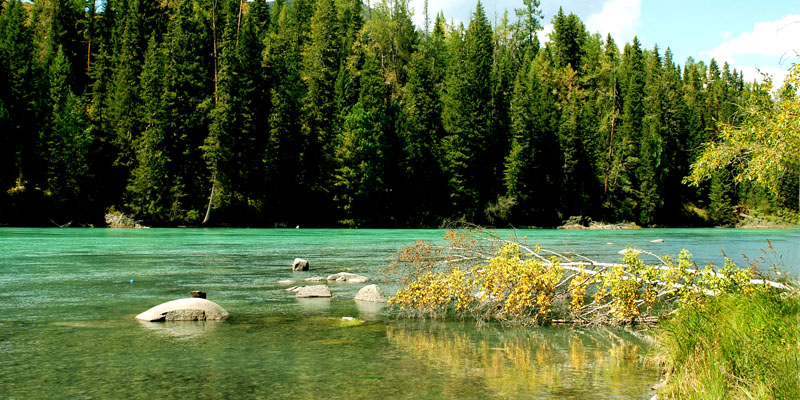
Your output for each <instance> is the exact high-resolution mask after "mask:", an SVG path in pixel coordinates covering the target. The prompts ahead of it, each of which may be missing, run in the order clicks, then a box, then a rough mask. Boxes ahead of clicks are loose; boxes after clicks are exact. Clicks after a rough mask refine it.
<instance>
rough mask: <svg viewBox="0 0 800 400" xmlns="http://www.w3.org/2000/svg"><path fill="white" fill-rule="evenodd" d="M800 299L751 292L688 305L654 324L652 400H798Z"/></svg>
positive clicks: (799, 390) (799, 378) (785, 295)
mask: <svg viewBox="0 0 800 400" xmlns="http://www.w3.org/2000/svg"><path fill="white" fill-rule="evenodd" d="M799 316H800V298H798V294H797V292H796V291H793V292H788V293H780V292H774V291H768V290H757V291H754V292H752V293H750V294H729V295H722V296H718V297H712V298H706V299H704V300H703V301H702V302H691V303H689V304H687V306H685V307H683V308H681V309H680V310H679V311H678V312H677V313H675V314H674V315H673V316H672V317H670V318H669V319H668V320H666V321H664V322H663V323H661V324H659V328H658V335H657V339H658V340H657V343H658V345H657V347H656V352H655V359H656V360H657V361H659V362H660V363H661V365H662V368H663V369H664V370H665V371H666V373H667V376H666V384H665V385H664V386H662V387H661V388H660V389H659V398H662V397H663V398H668V399H670V398H682V399H720V398H726V399H750V398H759V399H788V398H796V397H798V396H800V376H798V375H797V371H798V370H800V339H798V338H800V328H799V327H798V324H797V320H798V317H799Z"/></svg>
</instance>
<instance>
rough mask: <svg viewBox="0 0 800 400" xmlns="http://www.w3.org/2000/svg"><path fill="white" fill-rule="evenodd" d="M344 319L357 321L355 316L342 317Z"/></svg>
mask: <svg viewBox="0 0 800 400" xmlns="http://www.w3.org/2000/svg"><path fill="white" fill-rule="evenodd" d="M342 320H344V321H355V320H356V319H355V318H353V317H342Z"/></svg>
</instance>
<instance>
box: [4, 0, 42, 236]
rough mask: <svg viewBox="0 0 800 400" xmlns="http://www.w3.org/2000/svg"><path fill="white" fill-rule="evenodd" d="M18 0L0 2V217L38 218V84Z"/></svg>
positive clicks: (27, 29)
mask: <svg viewBox="0 0 800 400" xmlns="http://www.w3.org/2000/svg"><path fill="white" fill-rule="evenodd" d="M27 19H28V15H27V13H26V12H25V9H24V6H23V4H22V2H21V1H19V0H10V1H8V2H6V3H5V4H2V7H0V221H2V222H7V223H16V224H28V223H41V222H43V221H40V220H38V217H37V216H36V215H37V213H36V210H35V209H36V207H37V206H38V205H39V204H38V201H39V198H40V193H39V191H38V190H37V188H38V187H41V186H43V185H42V181H43V180H44V172H45V171H44V170H43V168H42V164H43V160H42V159H41V155H40V151H39V139H38V136H39V135H38V132H39V129H40V120H39V114H40V113H41V112H42V111H43V110H41V109H40V107H41V106H40V104H41V97H40V90H41V89H40V84H41V80H42V77H43V74H42V72H41V70H40V69H39V68H37V65H36V64H35V63H34V55H33V52H34V46H33V32H32V31H31V29H30V27H29V26H28V25H27V24H26V20H27Z"/></svg>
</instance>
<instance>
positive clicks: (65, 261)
mask: <svg viewBox="0 0 800 400" xmlns="http://www.w3.org/2000/svg"><path fill="white" fill-rule="evenodd" d="M510 233H512V232H503V233H502V234H504V235H505V234H510ZM514 233H515V234H516V235H517V236H519V237H524V236H527V241H528V242H529V243H539V244H541V245H542V246H544V247H546V248H550V249H554V250H558V251H565V252H566V251H576V250H579V251H581V252H583V253H585V254H586V255H587V256H590V257H593V258H598V259H601V260H603V261H613V260H616V259H618V258H619V255H618V254H617V253H616V252H617V251H618V250H619V249H621V248H624V247H626V246H632V247H641V248H644V249H646V250H650V251H653V252H656V253H658V254H675V253H677V252H678V251H679V250H680V249H681V248H688V249H690V250H691V251H692V252H693V253H694V254H695V259H697V260H698V262H701V263H702V262H703V261H716V262H720V261H721V255H720V250H724V251H725V252H726V253H727V254H728V255H729V256H736V257H738V255H739V254H740V253H743V252H744V253H747V254H748V255H749V256H750V257H751V258H753V257H758V256H763V258H764V259H765V261H766V263H765V265H769V264H781V263H782V264H783V265H779V268H784V269H787V270H789V271H790V272H791V273H792V274H795V275H796V274H797V272H798V269H797V265H798V262H797V261H798V260H799V259H800V253H798V252H800V246H798V243H800V231H798V230H780V231H776V230H773V231H749V230H747V231H744V230H714V229H700V230H698V229H693V230H680V229H674V230H670V229H665V230H641V231H553V230H533V231H517V232H514ZM442 234H443V232H442V231H436V230H322V229H320V230H305V229H301V230H294V229H286V230H255V229H254V230H249V229H213V230H212V229H208V230H204V229H148V230H110V229H17V228H3V229H0V397H2V398H187V397H197V398H270V399H272V398H334V399H336V398H342V399H360V398H363V399H375V398H414V399H418V398H459V399H461V398H474V399H479V398H480V399H482V398H595V397H597V396H598V394H602V395H600V397H603V398H647V397H649V396H651V395H652V393H651V391H650V389H649V388H650V386H651V385H652V384H653V383H654V382H655V381H656V380H657V373H656V371H655V370H653V369H652V368H648V367H646V366H644V365H643V364H642V363H641V361H640V359H641V357H642V356H643V355H644V354H645V353H646V351H647V350H648V349H649V344H648V343H647V342H646V341H645V340H642V339H641V338H639V337H637V336H636V335H634V334H631V333H629V332H626V331H623V330H617V329H605V328H595V329H575V328H566V327H546V328H534V329H518V328H502V327H499V326H495V325H491V324H490V325H488V326H482V327H477V326H476V325H475V324H473V323H457V322H435V321H433V322H432V321H427V322H426V321H409V320H397V319H394V318H393V317H391V316H390V315H389V314H388V313H387V311H386V310H385V309H382V308H381V307H380V306H376V305H371V304H367V305H364V304H356V303H355V302H354V301H353V300H352V298H353V296H354V295H355V293H356V291H357V290H358V289H359V288H360V287H361V286H363V285H349V284H332V285H331V291H332V292H333V294H334V295H335V296H336V298H334V299H332V300H313V299H309V300H306V301H299V300H297V299H295V298H294V297H292V296H291V295H290V294H288V293H286V292H285V290H284V289H285V288H286V286H284V285H279V284H277V283H276V282H277V281H279V280H282V279H295V280H302V279H304V278H307V277H311V276H326V275H328V274H331V273H335V272H339V271H341V270H345V269H348V270H350V271H351V272H354V273H359V274H362V275H367V276H369V277H371V278H373V280H379V278H380V272H379V269H380V268H382V267H386V266H387V265H388V264H389V263H390V257H391V256H392V254H393V253H394V252H395V251H396V250H397V249H398V248H400V247H401V246H405V245H409V244H411V243H413V241H414V240H417V239H429V240H438V239H440V238H441V237H442ZM653 239H664V242H663V243H651V242H650V240H653ZM766 239H771V240H772V244H773V246H774V248H775V249H776V250H777V252H778V254H762V253H761V250H760V249H762V248H766V247H767V242H766ZM608 243H612V244H608ZM294 257H303V258H306V259H308V260H309V261H310V263H311V271H308V272H294V273H293V272H292V271H291V268H290V264H291V262H292V260H293V259H294ZM740 261H741V260H740ZM379 283H380V282H379ZM381 284H382V285H387V286H388V287H391V283H388V284H386V283H381ZM191 290H204V291H206V292H208V294H209V299H211V300H213V301H215V302H217V303H218V304H220V305H221V306H222V307H224V308H225V309H226V310H228V311H229V312H230V313H231V315H232V317H231V318H230V319H229V320H227V321H224V322H204V323H203V322H186V323H141V322H137V321H136V320H134V318H133V317H134V315H136V314H138V313H140V312H142V311H144V310H146V309H148V308H150V307H152V306H154V305H157V304H159V303H162V302H164V301H168V300H173V299H176V298H181V297H186V295H187V293H188V292H189V291H191ZM344 316H349V317H355V318H358V319H360V320H362V321H364V323H363V324H355V325H353V324H348V323H345V322H343V321H342V320H341V318H342V317H344Z"/></svg>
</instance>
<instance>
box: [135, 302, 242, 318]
mask: <svg viewBox="0 0 800 400" xmlns="http://www.w3.org/2000/svg"><path fill="white" fill-rule="evenodd" d="M229 315H230V314H228V312H227V311H225V309H224V308H222V307H220V306H219V305H218V304H217V303H214V302H213V301H211V300H206V299H201V298H194V297H192V298H187V299H178V300H172V301H168V302H166V303H163V304H159V305H157V306H155V307H153V308H151V309H149V310H147V311H145V312H143V313H141V314H139V315H137V316H136V319H138V320H141V321H150V322H156V321H207V320H223V319H225V318H228V316H229Z"/></svg>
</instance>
